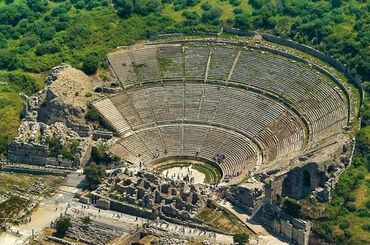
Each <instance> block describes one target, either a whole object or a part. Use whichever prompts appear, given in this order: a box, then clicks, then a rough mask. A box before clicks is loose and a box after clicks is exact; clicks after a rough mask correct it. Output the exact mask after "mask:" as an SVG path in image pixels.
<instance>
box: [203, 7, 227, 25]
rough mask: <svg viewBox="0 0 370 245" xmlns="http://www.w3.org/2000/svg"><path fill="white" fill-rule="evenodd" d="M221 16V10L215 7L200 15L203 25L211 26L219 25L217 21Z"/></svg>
mask: <svg viewBox="0 0 370 245" xmlns="http://www.w3.org/2000/svg"><path fill="white" fill-rule="evenodd" d="M221 15H222V9H221V8H217V7H215V8H212V9H211V10H209V11H205V12H204V13H203V15H202V20H203V22H205V23H210V24H212V25H218V24H220V23H221V22H220V20H219V18H220V17H221Z"/></svg>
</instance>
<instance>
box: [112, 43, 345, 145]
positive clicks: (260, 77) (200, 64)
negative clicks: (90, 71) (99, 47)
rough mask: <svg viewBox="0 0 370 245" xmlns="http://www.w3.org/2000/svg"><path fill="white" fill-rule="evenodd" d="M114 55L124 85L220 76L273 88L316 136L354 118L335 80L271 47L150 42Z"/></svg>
mask: <svg viewBox="0 0 370 245" xmlns="http://www.w3.org/2000/svg"><path fill="white" fill-rule="evenodd" d="M108 60H109V62H110V64H111V68H112V69H113V71H114V73H115V74H116V76H117V78H118V79H119V81H120V82H121V84H122V85H123V87H129V86H131V85H135V84H142V83H146V82H155V81H168V80H171V81H173V80H181V81H183V80H184V81H190V82H191V81H198V82H199V81H205V82H206V81H215V80H216V81H223V82H225V83H228V82H233V83H241V84H245V85H249V86H253V87H255V88H258V89H261V90H262V91H268V92H271V93H273V94H275V95H277V96H279V97H281V98H283V99H284V100H286V101H287V102H289V103H290V104H291V105H292V106H293V107H294V108H295V109H297V111H299V113H300V114H301V115H303V116H304V117H305V118H306V119H307V120H308V122H309V123H310V125H312V132H310V133H311V135H310V136H311V139H312V140H314V141H318V140H320V139H323V138H325V137H327V136H330V135H332V134H333V133H335V130H339V129H340V128H343V127H345V126H346V124H347V121H348V108H347V103H348V102H347V101H346V98H345V96H344V95H343V94H342V93H341V92H340V89H339V88H338V87H336V86H335V84H331V83H330V81H329V80H328V78H326V77H324V75H323V74H321V73H319V72H318V71H317V70H314V69H313V68H310V67H309V66H307V65H303V64H301V63H300V62H297V61H295V60H290V59H287V58H285V57H281V56H278V55H276V54H272V53H269V52H267V51H261V50H259V49H252V48H248V47H240V46H235V45H226V44H224V43H223V44H217V43H212V44H206V43H196V42H195V43H183V44H160V45H147V46H145V47H144V48H137V49H130V50H124V51H122V52H116V53H113V54H111V55H109V56H108ZM176 96H177V94H176ZM174 97H175V96H174ZM169 100H171V98H169ZM169 103H170V104H171V101H169ZM197 103H199V102H197V101H192V102H189V107H187V108H191V106H195V107H196V105H197ZM190 104H192V105H190ZM180 106H181V102H179V104H177V105H175V107H171V110H172V111H170V113H169V115H178V113H179V112H180V110H181V108H180ZM214 107H215V105H214V104H211V105H209V104H208V103H207V101H205V103H204V107H203V108H204V110H213V109H214ZM203 108H202V109H203ZM194 112H195V111H194V110H192V109H187V111H186V113H188V114H189V113H190V114H191V113H194ZM161 113H163V112H161ZM203 115H205V116H209V115H210V114H207V113H205V114H202V113H201V115H200V116H203ZM180 117H181V116H180ZM192 117H194V115H193V116H192ZM207 120H208V119H207ZM327 128H331V129H332V130H326V129H327Z"/></svg>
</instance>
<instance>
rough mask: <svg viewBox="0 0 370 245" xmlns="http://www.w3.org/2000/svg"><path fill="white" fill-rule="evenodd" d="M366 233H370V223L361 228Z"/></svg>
mask: <svg viewBox="0 0 370 245" xmlns="http://www.w3.org/2000/svg"><path fill="white" fill-rule="evenodd" d="M361 228H362V229H363V230H364V231H367V232H370V223H365V224H363V225H362V226H361Z"/></svg>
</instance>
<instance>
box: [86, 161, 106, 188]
mask: <svg viewBox="0 0 370 245" xmlns="http://www.w3.org/2000/svg"><path fill="white" fill-rule="evenodd" d="M84 174H85V175H86V180H87V181H89V183H91V184H93V185H96V184H100V183H101V181H102V178H103V177H104V176H105V174H106V173H105V167H104V166H102V165H98V164H96V163H91V164H90V165H89V166H87V167H85V168H84Z"/></svg>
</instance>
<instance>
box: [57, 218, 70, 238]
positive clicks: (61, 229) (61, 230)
mask: <svg viewBox="0 0 370 245" xmlns="http://www.w3.org/2000/svg"><path fill="white" fill-rule="evenodd" d="M71 227H72V222H71V218H70V217H68V216H61V217H59V218H58V219H57V220H56V221H55V230H56V235H57V236H59V237H64V236H65V234H66V232H67V231H68V230H69V229H71Z"/></svg>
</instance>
